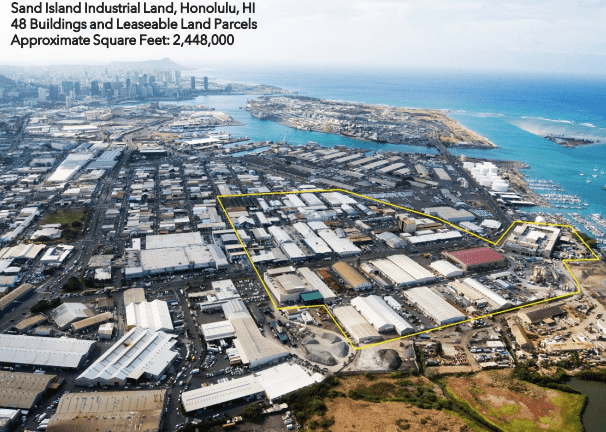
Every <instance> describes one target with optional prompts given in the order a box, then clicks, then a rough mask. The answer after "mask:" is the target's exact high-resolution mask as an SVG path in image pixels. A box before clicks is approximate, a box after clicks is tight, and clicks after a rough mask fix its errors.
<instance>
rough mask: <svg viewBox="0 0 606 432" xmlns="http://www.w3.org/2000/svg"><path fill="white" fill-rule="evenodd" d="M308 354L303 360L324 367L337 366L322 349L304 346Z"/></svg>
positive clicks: (332, 358) (330, 356)
mask: <svg viewBox="0 0 606 432" xmlns="http://www.w3.org/2000/svg"><path fill="white" fill-rule="evenodd" d="M306 348H307V349H308V351H309V354H307V355H306V356H305V358H306V359H307V360H309V361H312V362H316V363H320V364H323V365H326V366H334V365H336V364H337V360H335V358H334V357H333V356H332V355H331V354H330V353H329V352H328V351H325V350H323V349H318V348H316V347H315V346H306Z"/></svg>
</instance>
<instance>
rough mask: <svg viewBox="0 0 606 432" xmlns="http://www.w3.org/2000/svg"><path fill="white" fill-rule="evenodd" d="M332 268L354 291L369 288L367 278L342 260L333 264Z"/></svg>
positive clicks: (370, 285)
mask: <svg viewBox="0 0 606 432" xmlns="http://www.w3.org/2000/svg"><path fill="white" fill-rule="evenodd" d="M332 269H333V271H334V272H335V273H336V274H337V275H339V277H340V278H341V279H343V281H344V282H345V284H346V285H347V286H348V287H350V288H352V289H354V290H356V291H360V290H365V289H370V288H371V287H372V284H371V283H370V282H369V281H368V279H366V278H365V277H364V276H362V274H360V272H359V271H357V270H356V269H354V268H353V267H352V266H350V265H349V264H348V263H346V262H344V261H340V262H338V263H335V264H333V265H332Z"/></svg>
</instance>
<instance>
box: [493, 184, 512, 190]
mask: <svg viewBox="0 0 606 432" xmlns="http://www.w3.org/2000/svg"><path fill="white" fill-rule="evenodd" d="M507 189H509V185H508V184H507V183H505V182H494V183H493V184H492V190H493V191H495V192H507Z"/></svg>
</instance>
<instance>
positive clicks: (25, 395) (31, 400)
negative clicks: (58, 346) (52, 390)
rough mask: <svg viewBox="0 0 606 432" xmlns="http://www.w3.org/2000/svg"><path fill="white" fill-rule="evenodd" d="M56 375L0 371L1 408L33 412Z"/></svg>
mask: <svg viewBox="0 0 606 432" xmlns="http://www.w3.org/2000/svg"><path fill="white" fill-rule="evenodd" d="M55 378H57V376H56V375H46V374H39V373H38V374H34V373H22V372H8V371H0V407H2V408H14V409H22V410H28V411H29V410H31V409H32V407H33V406H34V405H36V404H37V403H38V401H39V400H40V398H41V396H43V395H44V394H45V393H46V392H47V391H48V389H49V386H50V384H51V383H52V382H53V380H54V379H55Z"/></svg>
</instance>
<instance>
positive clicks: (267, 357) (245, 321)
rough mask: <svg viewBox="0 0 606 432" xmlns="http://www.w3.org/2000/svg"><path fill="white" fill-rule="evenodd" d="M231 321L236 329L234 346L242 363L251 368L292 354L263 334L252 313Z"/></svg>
mask: <svg viewBox="0 0 606 432" xmlns="http://www.w3.org/2000/svg"><path fill="white" fill-rule="evenodd" d="M230 322H231V325H232V326H233V327H234V330H235V331H236V339H235V340H234V346H235V347H236V349H237V350H238V354H240V357H241V358H242V363H244V364H248V365H249V366H250V367H251V368H254V367H256V366H260V365H263V364H266V363H270V362H272V361H274V360H278V359H280V358H283V357H287V356H289V355H290V353H289V352H288V351H287V350H286V349H284V348H283V347H282V346H280V345H279V344H278V343H277V342H275V341H274V340H271V339H269V338H266V337H265V336H263V335H262V334H261V332H260V331H259V329H258V328H257V325H256V324H255V321H254V320H253V319H252V317H251V316H250V315H249V316H248V317H246V318H231V319H230Z"/></svg>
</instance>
